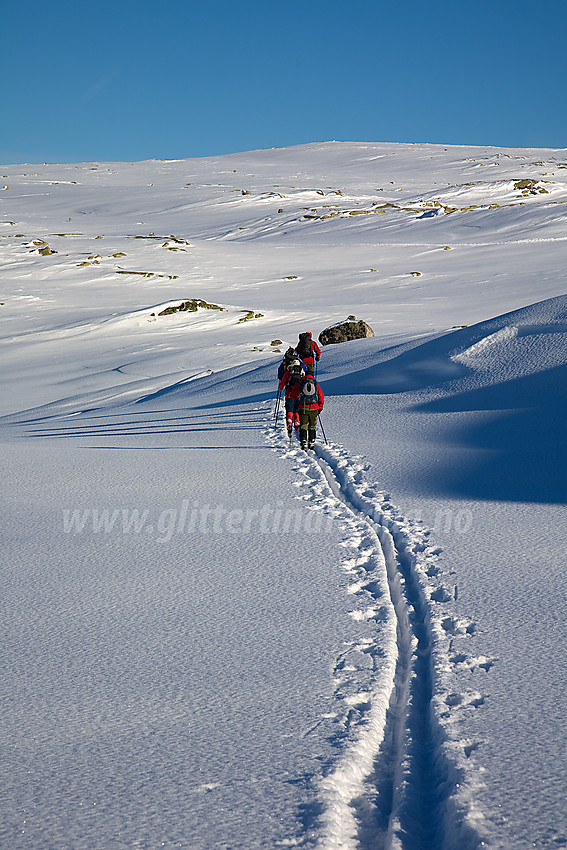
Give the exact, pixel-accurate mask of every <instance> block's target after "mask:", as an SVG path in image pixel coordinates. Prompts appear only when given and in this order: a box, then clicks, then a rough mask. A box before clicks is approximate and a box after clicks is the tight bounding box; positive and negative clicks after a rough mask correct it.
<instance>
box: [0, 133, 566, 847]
mask: <svg viewBox="0 0 567 850" xmlns="http://www.w3.org/2000/svg"><path fill="white" fill-rule="evenodd" d="M0 171H1V175H0V189H3V187H4V186H5V187H6V188H5V189H3V191H2V192H1V193H0V200H1V201H2V213H1V215H0V259H1V261H2V265H3V272H2V292H1V294H0V300H1V301H2V304H1V306H0V311H1V313H0V315H1V317H2V319H3V323H2V328H3V333H2V339H1V344H2V354H3V360H2V362H3V375H2V377H3V383H4V392H3V395H2V414H3V418H2V420H0V424H1V426H2V431H1V440H2V448H3V457H4V462H3V465H4V470H5V481H6V486H5V494H6V498H5V500H4V505H3V531H4V540H5V548H4V552H5V554H4V557H3V563H4V566H3V584H2V598H3V603H4V610H5V613H4V615H3V622H4V639H3V650H4V651H3V657H4V665H5V670H4V673H3V677H2V688H3V694H4V695H3V699H4V704H5V710H4V712H3V721H2V722H3V735H2V737H3V741H4V744H5V756H4V758H3V761H2V769H3V774H4V775H3V781H2V813H3V815H2V827H1V830H2V831H1V832H0V840H1V843H2V846H6V847H10V848H34V850H35V848H40V847H42V848H43V847H61V848H99V847H100V848H113V847H116V848H120V847H124V848H127V847H141V848H148V850H150V848H155V847H186V848H189V847H190V848H215V849H216V848H242V850H253V848H260V847H266V848H275V847H290V846H297V847H317V848H349V850H350V848H403V850H442V848H444V850H469V848H476V847H480V846H484V845H486V846H491V847H498V848H506V850H516V848H524V847H525V848H528V847H536V848H541V850H543V848H549V847H560V846H562V845H564V844H566V843H567V824H566V821H565V812H564V805H563V803H564V799H565V790H566V789H565V767H564V764H565V731H564V728H565V724H564V717H565V709H566V706H565V696H564V693H565V675H564V670H565V650H564V647H565V637H566V636H565V620H566V605H565V578H564V575H565V557H566V556H565V552H566V551H567V535H566V526H567V523H566V512H565V503H566V500H567V484H566V481H567V450H566V440H567V438H566V436H565V419H566V412H567V402H566V386H567V381H566V377H567V375H566V372H567V297H565V292H566V273H565V258H566V256H567V254H566V251H567V232H566V227H565V224H566V220H567V185H566V184H567V176H566V175H567V153H566V152H565V151H551V150H504V149H496V148H486V149H485V148H482V149H481V148H464V147H448V148H444V147H441V146H427V145H390V144H376V145H370V144H346V143H344V144H343V143H341V144H339V143H328V144H320V145H309V146H303V147H299V148H292V149H286V150H274V151H258V152H253V153H250V154H238V155H234V156H230V157H228V156H227V157H218V158H211V159H202V160H184V161H176V162H159V161H151V162H146V163H120V164H98V163H87V164H79V165H65V166H61V165H44V166H36V165H33V166H32V165H28V166H3V167H0ZM190 299H199V300H200V301H201V302H207V303H208V305H209V308H205V307H203V306H201V307H199V308H198V309H197V310H196V311H194V312H178V313H174V314H169V315H162V316H160V315H159V313H160V312H162V311H163V310H165V309H166V308H168V307H171V306H173V305H176V304H179V303H181V302H183V301H188V300H190ZM213 305H214V306H215V307H218V308H220V307H222V308H223V309H222V310H220V309H214V308H213ZM351 314H354V315H356V316H357V317H358V318H363V319H364V320H365V321H367V322H368V323H369V324H370V325H371V327H372V328H373V329H374V332H375V338H374V339H368V340H361V341H358V342H351V343H347V344H345V345H342V346H331V347H327V348H325V349H324V351H323V356H322V359H321V363H320V370H319V378H320V381H321V384H322V387H323V390H324V392H325V393H326V398H327V401H326V406H325V409H324V412H323V415H322V424H323V427H324V429H325V434H326V437H327V440H328V444H325V441H324V439H323V435H322V433H319V438H318V440H319V441H318V446H317V449H316V451H315V453H311V454H310V455H304V454H303V452H301V451H300V450H299V448H298V445H297V442H296V441H292V443H291V445H290V444H289V443H288V441H287V438H286V436H285V433H284V432H283V431H282V427H281V426H282V418H281V415H280V417H279V422H278V425H277V427H274V421H273V401H274V398H275V394H276V381H275V371H276V368H277V364H278V363H279V360H280V357H281V352H282V351H283V350H285V348H286V347H287V345H289V344H293V343H295V342H296V340H297V334H298V333H299V332H301V331H303V330H311V331H312V332H313V334H314V336H317V334H318V333H319V332H320V331H321V330H322V329H323V328H324V327H326V326H328V325H330V324H332V323H333V322H335V321H339V320H343V319H345V318H346V317H347V316H348V315H351ZM276 340H281V343H276V342H275V341H276ZM483 843H484V845H483Z"/></svg>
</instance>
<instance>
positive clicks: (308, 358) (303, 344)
mask: <svg viewBox="0 0 567 850" xmlns="http://www.w3.org/2000/svg"><path fill="white" fill-rule="evenodd" d="M295 350H296V351H297V353H298V354H299V356H300V357H301V359H302V360H303V362H304V363H305V365H306V366H310V367H311V368H312V369H313V367H314V365H315V363H314V361H315V360H319V358H320V357H321V349H320V348H319V346H318V345H317V343H316V342H315V340H314V339H313V338H312V334H311V332H310V331H305V333H302V334H299V342H298V344H297V345H296V347H295Z"/></svg>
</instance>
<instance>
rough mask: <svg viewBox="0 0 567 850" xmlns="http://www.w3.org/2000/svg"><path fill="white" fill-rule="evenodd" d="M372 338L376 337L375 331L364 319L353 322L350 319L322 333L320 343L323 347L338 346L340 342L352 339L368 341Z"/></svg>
mask: <svg viewBox="0 0 567 850" xmlns="http://www.w3.org/2000/svg"><path fill="white" fill-rule="evenodd" d="M370 336H374V331H373V330H372V328H371V327H370V325H367V324H366V322H364V321H363V320H362V319H359V320H358V321H353V320H351V319H350V318H349V319H347V320H346V321H345V322H339V323H338V324H336V325H331V327H330V328H325V330H324V331H321V333H320V334H319V342H320V343H321V345H336V344H337V343H339V342H348V341H349V340H351V339H366V338H367V337H370Z"/></svg>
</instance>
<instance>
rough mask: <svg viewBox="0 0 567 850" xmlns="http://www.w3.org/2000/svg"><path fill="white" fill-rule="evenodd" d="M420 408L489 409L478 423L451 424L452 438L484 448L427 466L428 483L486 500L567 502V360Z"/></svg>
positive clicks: (428, 410)
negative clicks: (457, 460) (454, 461)
mask: <svg viewBox="0 0 567 850" xmlns="http://www.w3.org/2000/svg"><path fill="white" fill-rule="evenodd" d="M413 409H414V410H416V411H419V412H424V413H470V412H473V411H481V412H482V411H485V412H486V413H487V416H486V417H483V419H482V421H480V422H479V421H477V422H476V423H475V424H470V421H469V423H465V424H463V425H455V426H452V427H449V429H448V431H447V432H446V434H445V440H446V441H447V442H448V443H450V444H452V445H456V446H461V447H462V446H465V447H470V448H473V449H479V450H484V451H481V452H478V453H476V454H475V456H474V458H472V459H471V457H470V455H467V456H466V458H465V459H463V460H462V461H461V463H460V465H459V466H458V467H456V466H455V465H453V464H452V465H448V464H447V465H439V466H436V467H435V468H428V469H427V471H424V472H423V473H422V474H421V476H420V477H421V479H422V480H423V482H424V484H425V483H427V487H428V489H430V488H431V487H432V486H433V487H435V489H436V490H437V491H438V492H440V493H444V494H447V495H450V496H452V497H455V496H458V497H464V498H474V499H481V500H484V499H493V500H496V501H513V502H537V503H543V504H548V503H549V504H566V503H567V428H566V423H567V365H562V366H557V367H555V368H552V369H547V370H545V371H543V372H538V373H537V374H532V375H528V376H525V377H520V378H516V379H514V380H511V381H506V382H504V383H500V384H493V385H491V386H488V387H484V388H482V389H476V390H471V391H469V392H465V393H461V394H458V395H453V396H451V397H450V398H443V399H437V400H435V401H430V402H426V403H425V404H422V405H419V406H417V407H415V408H413ZM490 412H493V415H490ZM463 457H464V456H463Z"/></svg>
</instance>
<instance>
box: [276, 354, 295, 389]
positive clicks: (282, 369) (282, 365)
mask: <svg viewBox="0 0 567 850" xmlns="http://www.w3.org/2000/svg"><path fill="white" fill-rule="evenodd" d="M297 359H298V355H297V351H296V350H295V348H291V346H290V347H289V348H288V350H287V351H286V353H285V354H284V356H283V360H282V362H281V363H280V365H279V368H278V381H281V379H282V378H283V374H284V372H285V370H286V369H287V367H288V366H289V364H290V363H291V362H292V361H293V360H297Z"/></svg>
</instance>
